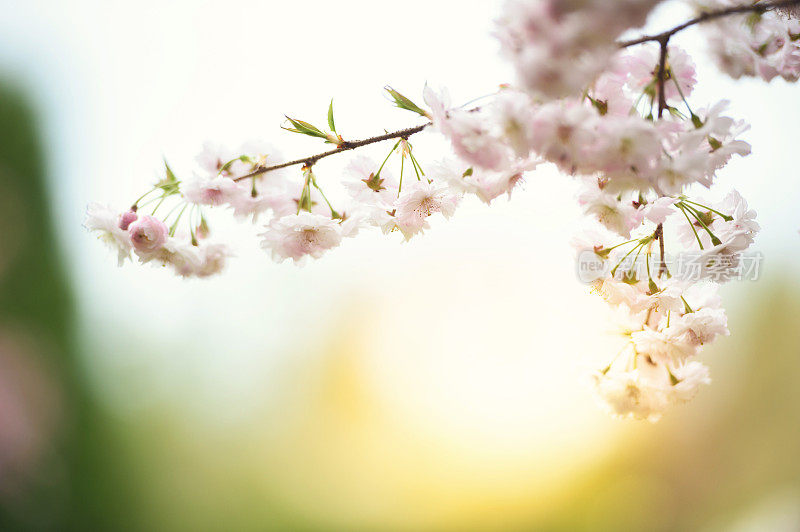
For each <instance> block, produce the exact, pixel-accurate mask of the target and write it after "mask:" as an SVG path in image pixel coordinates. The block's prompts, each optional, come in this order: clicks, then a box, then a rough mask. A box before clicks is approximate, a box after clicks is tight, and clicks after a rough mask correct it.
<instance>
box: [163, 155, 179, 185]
mask: <svg viewBox="0 0 800 532" xmlns="http://www.w3.org/2000/svg"><path fill="white" fill-rule="evenodd" d="M164 169H165V170H166V172H167V177H166V179H165V181H167V182H170V183H174V182H175V181H177V180H178V178H177V177H175V172H173V171H172V168H170V167H169V163H167V160H166V159H164Z"/></svg>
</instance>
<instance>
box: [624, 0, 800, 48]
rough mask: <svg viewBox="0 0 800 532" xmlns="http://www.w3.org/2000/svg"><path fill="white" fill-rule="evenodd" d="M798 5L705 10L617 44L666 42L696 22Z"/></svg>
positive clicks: (784, 1)
mask: <svg viewBox="0 0 800 532" xmlns="http://www.w3.org/2000/svg"><path fill="white" fill-rule="evenodd" d="M798 5H800V0H779V1H776V2H764V3H759V4H746V5H741V6H734V7H729V8H726V9H720V10H718V11H706V12H705V13H703V14H701V15H698V16H697V17H695V18H693V19H691V20H688V21H686V22H684V23H683V24H681V25H679V26H675V27H674V28H672V29H669V30H667V31H664V32H661V33H657V34H655V35H644V36H642V37H638V38H636V39H632V40H630V41H623V42H621V43H619V46H620V48H628V47H629V46H635V45H637V44H644V43H646V42H658V43H662V42H663V43H666V42H667V41H669V39H670V37H672V36H673V35H675V34H676V33H678V32H680V31H683V30H685V29H686V28H689V27H691V26H694V25H696V24H702V23H703V22H708V21H709V20H714V19H718V18H722V17H727V16H729V15H739V14H742V13H759V14H763V13H766V12H767V11H772V10H773V9H781V8H783V7H792V6H798Z"/></svg>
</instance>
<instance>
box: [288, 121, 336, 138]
mask: <svg viewBox="0 0 800 532" xmlns="http://www.w3.org/2000/svg"><path fill="white" fill-rule="evenodd" d="M286 119H287V120H288V121H289V123H290V124H292V126H293V127H283V126H281V127H282V128H283V129H285V130H286V131H291V132H292V133H300V134H301V135H308V136H309V137H318V138H321V139H326V140H327V139H328V135H327V134H325V133H323V132H322V131H321V130H320V129H319V128H318V127H316V126H314V125H312V124H309V123H308V122H305V121H303V120H295V119H294V118H290V117H288V116H287V117H286Z"/></svg>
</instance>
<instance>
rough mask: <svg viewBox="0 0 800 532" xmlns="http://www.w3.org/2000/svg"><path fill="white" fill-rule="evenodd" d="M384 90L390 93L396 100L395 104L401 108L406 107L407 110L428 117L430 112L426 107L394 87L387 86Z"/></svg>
mask: <svg viewBox="0 0 800 532" xmlns="http://www.w3.org/2000/svg"><path fill="white" fill-rule="evenodd" d="M384 90H385V91H386V92H388V93H389V96H390V97H391V98H392V100H393V101H394V104H395V106H397V107H399V108H400V109H405V110H406V111H412V112H414V113H417V114H418V115H420V116H424V117H426V118H427V117H428V113H427V112H426V111H425V110H424V109H422V108H420V106H418V105H417V104H415V103H414V102H412V101H411V100H410V99H408V98H406V97H405V96H403V95H402V94H400V93H399V92H397V91H396V90H394V89H393V88H392V87H389V86H386V87H384Z"/></svg>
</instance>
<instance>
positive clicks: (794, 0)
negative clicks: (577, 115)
mask: <svg viewBox="0 0 800 532" xmlns="http://www.w3.org/2000/svg"><path fill="white" fill-rule="evenodd" d="M798 5H800V0H779V1H775V2H765V3H761V4H752V5H743V6H735V7H730V8H727V9H721V10H718V11H708V12H705V13H703V14H701V15H699V16H697V17H695V18H693V19H691V20H688V21H686V22H684V23H683V24H680V25H679V26H675V27H674V28H672V29H669V30H666V31H664V32H661V33H657V34H654V35H644V36H642V37H639V38H637V39H632V40H629V41H623V42H621V43H619V47H620V48H628V47H630V46H635V45H637V44H644V43H647V42H657V43H659V45H660V48H661V50H660V58H659V64H658V76H657V77H658V116H659V118H660V117H661V116H662V115H663V113H664V110H665V109H666V108H667V102H666V97H665V94H664V84H665V82H666V73H667V72H666V71H667V45H668V44H669V40H670V38H671V37H672V36H673V35H675V34H676V33H678V32H680V31H683V30H685V29H686V28H689V27H691V26H694V25H696V24H701V23H703V22H708V21H710V20H714V19H717V18H722V17H726V16H729V15H736V14H741V13H751V12H752V13H766V12H767V11H771V10H773V9H780V8H783V7H791V6H798ZM429 125H431V123H430V122H428V123H426V124H422V125H419V126H416V127H409V128H406V129H401V130H398V131H394V132H391V133H385V134H383V135H377V136H375V137H369V138H366V139H363V140H355V141H343V142H342V143H341V144H339V145H338V146H337V147H336V148H335V149H332V150H328V151H326V152H322V153H318V154H316V155H310V156H308V157H303V158H300V159H295V160H293V161H288V162H285V163H281V164H276V165H273V166H264V167H261V168H258V169H257V170H255V171H253V172H251V173H249V174H247V175H243V176H241V177H237V178H236V179H234V181H242V180H245V179H249V178H252V177H255V176H258V175H261V174H265V173H267V172H272V171H274V170H280V169H281V168H288V167H290V166H297V165H303V166H312V165H314V164H315V163H316V162H317V161H319V160H320V159H324V158H325V157H330V156H332V155H336V154H339V153H343V152H346V151H350V150H355V149H357V148H361V147H363V146H369V145H370V144H375V143H378V142H383V141H385V140H392V139H401V138H402V139H408V137H410V136H412V135H415V134H417V133H419V132H421V131H423V130H424V129H425V128H427V127H428V126H429Z"/></svg>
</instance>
